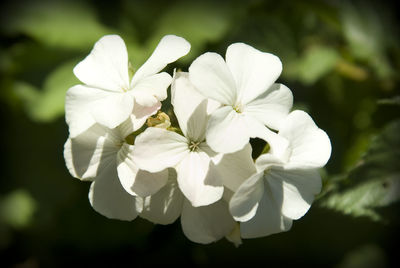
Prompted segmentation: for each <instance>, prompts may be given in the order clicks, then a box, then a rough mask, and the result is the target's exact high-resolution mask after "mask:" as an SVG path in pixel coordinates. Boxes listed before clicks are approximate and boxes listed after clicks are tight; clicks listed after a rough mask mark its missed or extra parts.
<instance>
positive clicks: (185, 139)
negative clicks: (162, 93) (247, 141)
mask: <svg viewBox="0 0 400 268" xmlns="http://www.w3.org/2000/svg"><path fill="white" fill-rule="evenodd" d="M172 91H173V94H172V95H173V96H172V103H173V105H174V112H175V114H176V117H177V119H178V122H179V126H180V128H181V130H182V133H183V135H180V134H178V133H175V132H172V131H168V130H166V129H160V128H148V129H146V131H144V132H143V133H142V134H140V135H139V136H138V137H137V139H136V144H135V148H134V152H133V157H134V160H135V162H136V163H137V164H138V166H139V168H141V169H144V170H147V171H150V172H157V171H160V170H163V169H165V168H168V167H173V168H175V169H176V172H177V180H178V185H179V188H180V189H181V191H182V192H183V194H184V195H185V197H186V198H187V199H189V200H190V202H191V204H192V205H193V206H195V207H198V206H205V205H209V204H212V203H214V202H216V201H218V200H219V199H220V198H221V197H222V195H223V191H224V187H223V183H224V181H225V180H226V181H229V182H227V184H235V183H236V184H238V182H237V181H240V182H241V181H242V179H244V178H246V177H244V178H243V177H242V176H240V175H243V171H242V172H238V173H236V174H232V172H226V170H227V169H229V168H231V167H232V168H233V170H238V169H243V170H244V173H245V174H247V175H250V174H251V173H252V172H254V171H255V168H254V164H253V163H252V160H251V149H250V150H249V146H248V147H246V148H244V149H243V150H241V151H239V152H237V153H236V155H235V156H234V157H232V156H230V155H227V156H223V157H222V156H219V155H218V154H217V153H215V152H214V151H213V150H211V149H210V148H209V146H208V144H207V143H206V141H205V135H206V126H207V122H208V117H209V115H208V113H207V110H213V109H214V108H215V107H213V108H211V107H212V106H213V104H212V103H211V104H210V105H209V104H208V101H207V100H206V99H204V98H203V97H202V96H201V95H199V94H198V93H196V91H195V90H194V89H193V86H192V85H191V83H190V81H189V80H188V79H187V74H184V73H179V74H177V77H176V79H175V80H174V82H173V85H172ZM188 95H190V96H191V98H186V96H188ZM242 155H245V156H242ZM227 159H248V161H242V163H239V164H237V162H235V161H229V160H227ZM227 162H231V163H232V164H229V163H227ZM249 162H250V165H248V163H249ZM233 166H236V167H233ZM246 171H247V173H246ZM228 176H229V178H227V177H228ZM225 178H226V179H225ZM239 184H240V183H239Z"/></svg>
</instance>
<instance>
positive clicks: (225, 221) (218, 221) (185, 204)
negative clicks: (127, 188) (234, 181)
mask: <svg viewBox="0 0 400 268" xmlns="http://www.w3.org/2000/svg"><path fill="white" fill-rule="evenodd" d="M169 174H170V176H169V178H168V183H167V184H166V185H165V186H164V187H163V188H161V190H160V191H158V192H157V193H155V194H154V195H151V196H148V197H146V198H143V199H141V202H143V205H142V212H141V213H140V214H139V216H140V217H142V218H144V219H147V220H149V221H151V222H153V223H156V224H171V223H173V222H174V221H175V220H177V219H178V218H179V216H180V217H181V225H182V230H183V233H184V234H185V235H186V237H187V238H189V239H190V240H191V241H193V242H196V243H201V244H208V243H211V242H215V241H218V240H219V239H221V238H223V237H225V236H228V235H229V234H230V233H231V232H232V231H233V229H234V228H235V225H236V222H235V220H234V219H233V217H232V215H231V214H230V213H229V206H228V204H229V198H230V197H231V196H232V193H231V192H230V191H229V190H228V189H225V191H224V196H223V198H221V199H220V200H219V201H217V202H215V203H213V204H211V205H208V206H202V207H193V206H192V205H191V203H190V201H189V200H188V199H187V198H185V196H184V195H183V194H182V192H181V191H180V189H179V187H178V182H177V180H176V172H175V171H174V170H173V169H169Z"/></svg>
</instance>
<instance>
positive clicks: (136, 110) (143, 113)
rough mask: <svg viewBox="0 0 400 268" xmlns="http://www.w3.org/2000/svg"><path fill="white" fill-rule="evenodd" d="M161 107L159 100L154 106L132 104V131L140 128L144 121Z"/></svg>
mask: <svg viewBox="0 0 400 268" xmlns="http://www.w3.org/2000/svg"><path fill="white" fill-rule="evenodd" d="M160 108H161V102H157V103H156V104H154V106H150V107H145V106H142V105H140V104H139V103H136V102H135V104H134V105H133V112H132V114H131V120H132V124H133V131H132V132H134V131H136V130H138V129H139V128H141V127H142V126H143V125H144V123H146V120H147V118H149V117H150V116H152V115H154V114H156V113H157V111H158V110H160Z"/></svg>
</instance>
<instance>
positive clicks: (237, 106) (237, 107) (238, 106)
mask: <svg viewBox="0 0 400 268" xmlns="http://www.w3.org/2000/svg"><path fill="white" fill-rule="evenodd" d="M232 108H233V110H235V112H237V113H239V114H240V113H242V111H243V105H242V104H241V103H237V104H235V105H234V106H232Z"/></svg>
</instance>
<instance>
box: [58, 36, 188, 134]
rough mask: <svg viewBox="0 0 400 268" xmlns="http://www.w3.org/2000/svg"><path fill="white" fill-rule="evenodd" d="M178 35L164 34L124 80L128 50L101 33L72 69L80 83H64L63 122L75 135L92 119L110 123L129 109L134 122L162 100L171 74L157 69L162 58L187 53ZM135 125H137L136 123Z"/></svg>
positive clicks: (119, 120)
mask: <svg viewBox="0 0 400 268" xmlns="http://www.w3.org/2000/svg"><path fill="white" fill-rule="evenodd" d="M189 49H190V44H189V43H188V42H187V41H186V40H185V39H183V38H181V37H177V36H174V35H167V36H165V37H164V38H162V39H161V41H160V43H159V44H158V46H157V48H156V49H155V50H154V52H153V54H152V55H151V56H150V58H149V59H148V60H147V61H146V62H145V63H144V64H143V65H142V66H141V67H140V68H139V69H138V70H137V72H136V73H135V74H134V76H133V77H132V80H131V81H129V70H128V53H127V50H126V46H125V43H124V41H123V40H122V39H121V37H119V36H118V35H107V36H104V37H102V38H101V39H100V40H99V41H98V42H97V43H96V44H95V46H94V48H93V50H92V51H91V53H90V54H89V55H88V56H87V57H86V58H85V59H84V60H83V61H81V62H80V63H79V64H78V65H77V66H76V67H75V68H74V74H75V75H76V77H77V78H78V79H79V80H80V81H81V82H83V83H84V84H85V85H77V86H74V87H72V88H70V89H69V90H68V92H67V95H66V103H65V112H66V115H65V116H66V121H67V123H68V125H69V128H70V135H71V136H72V137H75V136H77V135H79V134H80V133H82V132H84V131H85V130H87V129H88V128H89V127H90V126H92V125H93V124H94V123H95V122H97V123H100V124H102V125H104V126H107V127H109V128H115V127H116V126H118V125H119V124H121V123H122V122H123V121H125V120H126V119H127V118H128V117H129V116H130V115H131V114H132V113H133V117H134V118H133V119H134V120H137V121H138V122H135V124H136V125H140V126H141V125H143V123H144V120H143V118H144V119H145V118H146V117H147V116H149V115H150V114H152V113H153V112H154V110H155V109H158V108H159V107H160V106H161V104H160V101H162V100H164V99H166V97H167V92H166V90H167V88H168V86H169V85H170V84H171V79H172V78H171V76H170V75H169V74H168V73H166V72H161V73H159V72H160V71H161V70H162V69H163V68H164V67H165V66H166V65H167V64H168V63H171V62H174V61H176V60H177V59H179V58H180V57H182V56H184V55H186V54H187V53H188V52H189ZM140 126H139V127H140Z"/></svg>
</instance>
